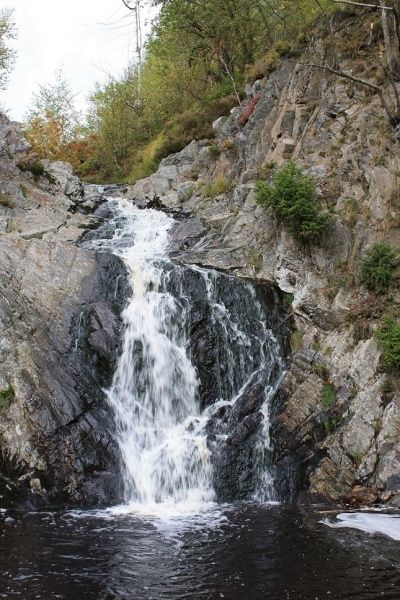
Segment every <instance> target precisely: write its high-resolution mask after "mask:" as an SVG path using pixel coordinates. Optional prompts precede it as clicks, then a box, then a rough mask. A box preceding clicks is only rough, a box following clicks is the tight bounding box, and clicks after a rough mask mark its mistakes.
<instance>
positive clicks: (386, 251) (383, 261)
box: [360, 242, 398, 294]
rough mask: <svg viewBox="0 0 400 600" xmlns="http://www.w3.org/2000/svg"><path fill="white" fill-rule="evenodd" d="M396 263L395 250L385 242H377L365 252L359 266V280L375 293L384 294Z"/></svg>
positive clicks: (390, 281) (391, 278) (389, 283)
mask: <svg viewBox="0 0 400 600" xmlns="http://www.w3.org/2000/svg"><path fill="white" fill-rule="evenodd" d="M397 265H398V257H397V254H396V251H395V250H394V249H393V248H392V247H391V246H390V244H387V243H386V242H379V243H376V244H374V245H373V246H372V248H371V249H370V250H369V251H368V252H367V253H366V255H365V257H364V259H363V261H362V263H361V268H360V281H361V283H362V284H363V285H365V287H366V288H367V289H368V290H370V291H371V292H375V294H385V293H386V292H387V291H388V289H389V287H390V285H391V283H392V280H393V274H394V270H395V269H396V267H397Z"/></svg>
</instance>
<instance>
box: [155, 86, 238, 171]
mask: <svg viewBox="0 0 400 600" xmlns="http://www.w3.org/2000/svg"><path fill="white" fill-rule="evenodd" d="M236 104H237V99H236V97H235V96H233V95H230V96H226V97H224V98H216V99H213V100H212V101H209V102H208V103H203V104H201V105H200V104H198V105H195V106H194V107H192V108H191V109H189V110H186V111H184V112H183V113H181V114H178V115H176V116H174V117H173V118H172V119H171V120H170V121H169V122H168V123H167V125H166V127H165V128H164V130H163V132H162V137H163V141H162V144H161V145H160V147H159V148H158V149H157V151H156V153H155V155H154V160H155V161H156V162H159V161H160V160H162V159H163V158H165V157H166V156H169V155H170V154H174V153H175V152H180V151H181V150H183V148H185V146H187V145H188V144H190V142H191V141H192V140H202V139H210V138H214V137H215V131H214V129H213V126H212V124H213V122H214V121H215V120H216V119H218V117H222V116H223V115H227V114H229V111H230V110H231V108H233V107H234V106H236Z"/></svg>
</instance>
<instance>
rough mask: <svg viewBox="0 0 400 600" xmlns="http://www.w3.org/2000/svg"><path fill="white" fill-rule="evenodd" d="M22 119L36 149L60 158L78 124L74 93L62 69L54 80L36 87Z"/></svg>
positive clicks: (46, 155) (41, 153)
mask: <svg viewBox="0 0 400 600" xmlns="http://www.w3.org/2000/svg"><path fill="white" fill-rule="evenodd" d="M25 121H26V136H27V138H28V140H29V141H30V142H31V143H32V145H33V147H34V148H35V150H36V152H37V153H38V154H39V155H40V156H43V157H46V158H50V159H57V158H60V154H61V151H62V148H63V147H65V146H66V145H67V144H69V143H70V142H71V141H72V139H73V138H74V134H75V131H76V128H77V125H78V114H77V112H76V110H75V108H74V94H73V93H72V91H71V89H70V87H69V84H68V82H67V81H66V80H65V79H64V77H63V74H62V72H61V71H57V73H56V77H55V83H54V84H45V85H41V86H40V87H39V92H38V93H36V94H34V96H33V101H32V106H31V108H30V109H29V111H28V114H27V116H26V119H25Z"/></svg>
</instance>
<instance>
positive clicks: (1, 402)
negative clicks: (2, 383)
mask: <svg viewBox="0 0 400 600" xmlns="http://www.w3.org/2000/svg"><path fill="white" fill-rule="evenodd" d="M14 399H15V391H14V388H13V387H12V385H10V386H8V388H7V389H6V390H1V391H0V413H1V412H4V411H5V410H7V409H8V408H10V406H11V403H12V402H13V401H14Z"/></svg>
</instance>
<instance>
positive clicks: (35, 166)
mask: <svg viewBox="0 0 400 600" xmlns="http://www.w3.org/2000/svg"><path fill="white" fill-rule="evenodd" d="M17 166H18V168H19V169H21V171H29V172H30V173H32V175H34V176H35V177H40V176H41V175H43V173H44V166H43V164H42V163H41V162H40V161H39V160H21V161H20V162H19V163H18V165H17Z"/></svg>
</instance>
